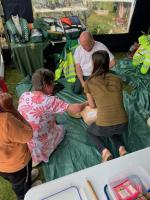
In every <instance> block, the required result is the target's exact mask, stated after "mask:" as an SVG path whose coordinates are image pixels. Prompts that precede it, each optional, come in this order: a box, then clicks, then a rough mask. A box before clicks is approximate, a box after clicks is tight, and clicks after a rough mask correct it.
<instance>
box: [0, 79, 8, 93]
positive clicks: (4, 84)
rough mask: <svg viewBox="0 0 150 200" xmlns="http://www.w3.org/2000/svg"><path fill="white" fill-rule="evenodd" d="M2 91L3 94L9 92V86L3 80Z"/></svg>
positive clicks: (0, 85)
mask: <svg viewBox="0 0 150 200" xmlns="http://www.w3.org/2000/svg"><path fill="white" fill-rule="evenodd" d="M0 89H2V91H3V92H8V88H7V85H6V83H5V81H4V80H3V79H0Z"/></svg>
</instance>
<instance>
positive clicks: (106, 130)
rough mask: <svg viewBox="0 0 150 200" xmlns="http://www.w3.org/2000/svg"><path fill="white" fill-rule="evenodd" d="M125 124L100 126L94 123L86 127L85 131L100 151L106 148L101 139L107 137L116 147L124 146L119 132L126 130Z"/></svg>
mask: <svg viewBox="0 0 150 200" xmlns="http://www.w3.org/2000/svg"><path fill="white" fill-rule="evenodd" d="M126 128H127V123H126V124H119V125H115V126H108V127H102V126H97V125H96V124H95V123H94V124H92V125H91V126H89V127H88V129H87V133H88V137H89V138H90V140H91V141H92V142H93V143H94V144H95V145H96V146H97V148H98V150H99V152H100V153H102V151H103V150H104V149H105V148H107V146H106V145H105V144H104V142H103V139H104V138H106V137H109V138H110V139H111V140H112V142H113V143H114V145H115V147H116V148H117V149H119V148H120V146H124V144H123V142H122V140H121V136H120V135H121V134H122V133H123V132H124V131H125V130H126Z"/></svg>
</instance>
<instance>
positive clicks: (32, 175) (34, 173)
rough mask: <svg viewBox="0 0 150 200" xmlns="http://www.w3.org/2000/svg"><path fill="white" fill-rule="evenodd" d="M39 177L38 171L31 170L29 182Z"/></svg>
mask: <svg viewBox="0 0 150 200" xmlns="http://www.w3.org/2000/svg"><path fill="white" fill-rule="evenodd" d="M38 175H39V170H38V169H32V171H31V181H32V183H33V182H34V181H35V179H36V178H37V177H38Z"/></svg>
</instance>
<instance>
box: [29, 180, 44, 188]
mask: <svg viewBox="0 0 150 200" xmlns="http://www.w3.org/2000/svg"><path fill="white" fill-rule="evenodd" d="M41 184H42V181H41V180H37V181H35V182H34V183H33V184H32V186H31V187H35V186H38V185H41Z"/></svg>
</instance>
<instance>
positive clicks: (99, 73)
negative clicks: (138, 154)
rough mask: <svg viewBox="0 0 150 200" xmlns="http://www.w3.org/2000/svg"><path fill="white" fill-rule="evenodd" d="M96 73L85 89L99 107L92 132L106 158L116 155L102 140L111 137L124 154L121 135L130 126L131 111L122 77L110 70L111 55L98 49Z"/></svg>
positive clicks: (90, 132) (90, 129)
mask: <svg viewBox="0 0 150 200" xmlns="http://www.w3.org/2000/svg"><path fill="white" fill-rule="evenodd" d="M92 60H93V72H92V75H91V76H90V77H89V79H88V80H87V81H86V83H85V87H84V91H85V93H86V96H87V99H88V103H89V105H90V106H91V107H92V108H95V107H97V110H98V113H97V120H96V123H94V124H92V125H91V126H89V127H88V130H87V132H88V135H89V137H90V138H91V140H92V141H93V142H94V143H95V144H96V145H97V147H98V149H99V151H100V153H101V155H102V159H103V161H107V160H110V159H112V154H111V152H110V151H109V149H108V148H107V147H106V146H105V145H104V143H103V142H102V137H110V138H111V140H112V141H113V143H114V144H115V147H116V148H117V149H118V151H119V154H120V156H122V155H125V154H126V153H127V152H126V149H125V147H124V145H123V143H122V141H121V138H120V135H121V134H122V133H123V132H124V130H125V129H126V128H127V114H126V112H125V109H124V106H123V95H122V80H121V79H120V78H119V77H117V76H116V75H113V74H111V73H110V72H109V55H108V53H107V52H106V51H96V52H95V53H94V54H93V55H92Z"/></svg>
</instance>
